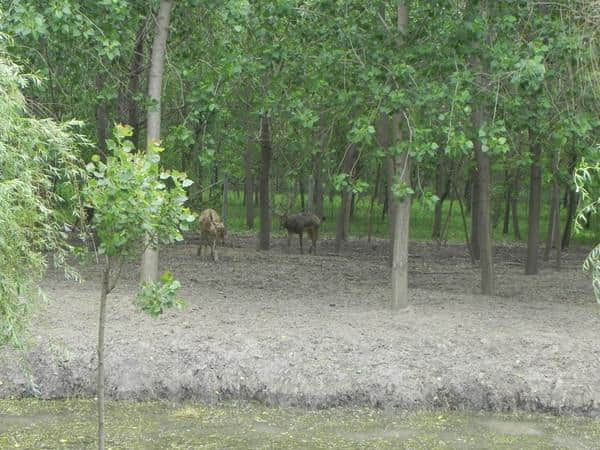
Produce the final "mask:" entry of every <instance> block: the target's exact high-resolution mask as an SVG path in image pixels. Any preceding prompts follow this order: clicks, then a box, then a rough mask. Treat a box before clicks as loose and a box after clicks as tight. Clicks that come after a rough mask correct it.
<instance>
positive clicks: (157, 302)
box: [136, 272, 185, 317]
mask: <svg viewBox="0 0 600 450" xmlns="http://www.w3.org/2000/svg"><path fill="white" fill-rule="evenodd" d="M179 287H180V283H179V281H177V280H175V279H173V274H172V273H171V272H165V273H164V274H163V275H162V276H161V277H160V280H159V281H158V282H157V283H148V282H142V285H141V287H140V290H139V292H138V295H137V297H136V305H137V306H138V307H139V308H140V309H141V310H142V311H144V312H145V313H146V314H148V315H150V316H152V317H158V316H160V315H161V314H162V313H163V312H164V311H165V310H166V309H169V308H173V307H175V308H178V309H182V308H183V307H185V303H184V302H183V300H181V299H178V298H177V291H178V290H179Z"/></svg>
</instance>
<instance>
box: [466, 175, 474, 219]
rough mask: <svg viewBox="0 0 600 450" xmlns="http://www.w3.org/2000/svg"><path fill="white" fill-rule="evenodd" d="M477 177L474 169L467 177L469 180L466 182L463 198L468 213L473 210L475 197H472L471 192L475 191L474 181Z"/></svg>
mask: <svg viewBox="0 0 600 450" xmlns="http://www.w3.org/2000/svg"><path fill="white" fill-rule="evenodd" d="M475 178H476V175H475V171H474V170H472V171H471V173H470V174H469V176H468V177H467V181H466V182H465V190H464V194H463V198H464V199H465V211H466V212H467V213H470V212H471V206H473V199H472V198H471V197H472V195H471V194H472V193H473V186H472V182H473V180H474V179H475Z"/></svg>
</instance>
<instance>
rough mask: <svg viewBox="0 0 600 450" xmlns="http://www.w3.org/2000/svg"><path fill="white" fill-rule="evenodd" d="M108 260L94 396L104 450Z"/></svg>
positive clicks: (104, 275)
mask: <svg viewBox="0 0 600 450" xmlns="http://www.w3.org/2000/svg"><path fill="white" fill-rule="evenodd" d="M109 277H110V259H107V263H106V267H105V268H104V271H103V272H102V287H101V291H100V316H99V318H98V348H97V351H98V372H97V379H96V395H97V397H98V402H97V406H98V449H99V450H104V329H105V324H106V298H107V296H108V291H109Z"/></svg>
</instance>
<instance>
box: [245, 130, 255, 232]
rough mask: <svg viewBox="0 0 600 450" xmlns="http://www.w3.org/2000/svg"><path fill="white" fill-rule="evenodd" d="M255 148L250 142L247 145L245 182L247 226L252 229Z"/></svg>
mask: <svg viewBox="0 0 600 450" xmlns="http://www.w3.org/2000/svg"><path fill="white" fill-rule="evenodd" d="M252 156H253V148H252V145H250V142H248V144H247V145H246V153H245V155H244V162H245V165H246V179H245V183H244V201H245V204H246V227H247V228H248V229H249V230H251V229H253V228H254V201H253V197H254V195H253V193H254V192H253V191H254V173H253V170H252V166H253V164H252V160H253V158H252Z"/></svg>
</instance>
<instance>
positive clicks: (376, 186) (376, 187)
mask: <svg viewBox="0 0 600 450" xmlns="http://www.w3.org/2000/svg"><path fill="white" fill-rule="evenodd" d="M379 178H381V164H377V173H376V175H375V184H374V185H373V195H371V201H370V202H369V228H368V231H367V241H368V242H371V236H372V235H373V205H374V204H375V200H376V199H377V194H378V193H379Z"/></svg>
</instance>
